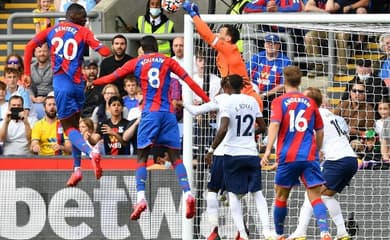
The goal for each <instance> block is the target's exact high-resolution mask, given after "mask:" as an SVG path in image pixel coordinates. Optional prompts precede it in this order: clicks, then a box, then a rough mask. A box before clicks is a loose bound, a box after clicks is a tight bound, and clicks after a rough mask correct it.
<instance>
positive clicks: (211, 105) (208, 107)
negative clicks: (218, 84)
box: [184, 93, 229, 156]
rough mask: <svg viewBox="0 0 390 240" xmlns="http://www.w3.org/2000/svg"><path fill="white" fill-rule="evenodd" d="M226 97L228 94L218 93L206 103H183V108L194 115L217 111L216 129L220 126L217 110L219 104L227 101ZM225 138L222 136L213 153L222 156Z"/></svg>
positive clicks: (219, 115)
mask: <svg viewBox="0 0 390 240" xmlns="http://www.w3.org/2000/svg"><path fill="white" fill-rule="evenodd" d="M228 98H229V95H228V94H226V93H222V94H219V95H217V96H215V97H214V98H213V99H211V101H210V102H208V103H204V104H202V105H199V106H196V105H186V104H184V108H185V109H186V110H187V111H188V112H190V113H191V115H193V116H196V115H199V114H202V113H207V112H211V111H217V129H218V128H219V126H221V114H220V111H219V109H220V105H221V104H222V103H223V102H226V101H228ZM225 139H226V138H224V139H223V140H222V142H221V143H220V144H219V145H218V147H217V148H216V149H215V150H214V155H215V156H223V155H224V152H223V147H224V145H225V144H224V143H225Z"/></svg>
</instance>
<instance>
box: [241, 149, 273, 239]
mask: <svg viewBox="0 0 390 240" xmlns="http://www.w3.org/2000/svg"><path fill="white" fill-rule="evenodd" d="M247 159H248V160H247V162H248V167H247V169H249V170H247V171H248V176H249V180H248V191H249V192H250V193H251V194H252V196H253V197H254V199H255V203H256V209H257V212H258V213H259V215H260V220H261V226H262V228H263V235H264V237H265V239H271V238H272V235H273V234H272V233H271V227H270V222H269V213H268V204H267V201H266V200H265V198H264V195H263V192H262V181H261V171H259V169H261V166H260V158H259V156H253V157H252V156H250V157H247Z"/></svg>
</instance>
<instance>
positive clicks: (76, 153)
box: [72, 144, 81, 170]
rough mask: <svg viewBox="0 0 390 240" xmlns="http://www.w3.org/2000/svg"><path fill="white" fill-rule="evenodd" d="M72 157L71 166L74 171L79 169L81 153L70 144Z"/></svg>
mask: <svg viewBox="0 0 390 240" xmlns="http://www.w3.org/2000/svg"><path fill="white" fill-rule="evenodd" d="M72 157H73V166H74V168H75V170H76V168H80V166H81V152H80V150H79V149H78V148H77V147H75V146H74V145H73V144H72Z"/></svg>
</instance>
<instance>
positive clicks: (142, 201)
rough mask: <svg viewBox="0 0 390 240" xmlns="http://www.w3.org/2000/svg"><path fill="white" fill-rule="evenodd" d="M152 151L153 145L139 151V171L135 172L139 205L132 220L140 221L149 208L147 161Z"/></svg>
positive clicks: (133, 213) (132, 215) (135, 208)
mask: <svg viewBox="0 0 390 240" xmlns="http://www.w3.org/2000/svg"><path fill="white" fill-rule="evenodd" d="M150 149H151V145H148V146H147V147H145V148H138V150H137V169H136V171H135V181H136V189H137V203H136V205H135V206H134V210H133V212H132V213H131V215H130V219H131V220H138V219H139V218H140V216H141V213H142V212H143V211H145V210H146V208H147V202H146V197H145V184H146V180H147V178H148V171H147V169H146V161H147V159H148V157H149V152H150Z"/></svg>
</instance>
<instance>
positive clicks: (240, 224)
mask: <svg viewBox="0 0 390 240" xmlns="http://www.w3.org/2000/svg"><path fill="white" fill-rule="evenodd" d="M229 207H230V212H231V214H232V218H233V222H234V224H235V225H236V227H237V229H238V231H239V232H240V237H242V238H244V239H247V238H248V235H247V234H246V232H245V226H244V219H243V216H242V209H241V202H240V200H239V199H238V196H237V195H236V194H234V193H232V192H229Z"/></svg>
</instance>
